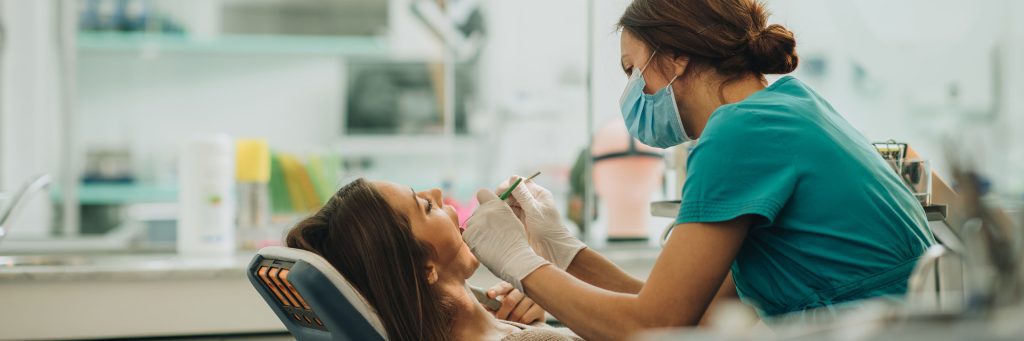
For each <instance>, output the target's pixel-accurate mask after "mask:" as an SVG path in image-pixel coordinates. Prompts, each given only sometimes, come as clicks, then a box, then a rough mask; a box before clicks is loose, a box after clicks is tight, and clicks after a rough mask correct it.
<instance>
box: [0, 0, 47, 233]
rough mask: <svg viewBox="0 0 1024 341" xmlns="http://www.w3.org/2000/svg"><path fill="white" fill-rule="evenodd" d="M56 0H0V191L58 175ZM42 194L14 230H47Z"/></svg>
mask: <svg viewBox="0 0 1024 341" xmlns="http://www.w3.org/2000/svg"><path fill="white" fill-rule="evenodd" d="M56 13H57V11H56V1H11V0H6V1H0V15H2V19H0V20H2V21H3V24H4V28H5V32H4V37H3V40H4V46H3V54H2V58H0V60H2V64H0V192H7V193H10V191H13V190H15V189H17V188H18V187H19V186H20V185H21V184H22V183H23V182H25V181H27V180H28V179H29V177H31V176H34V175H37V174H42V173H51V174H53V175H54V178H55V179H59V173H58V169H59V168H60V166H61V161H60V160H59V152H60V148H59V146H60V142H61V138H62V137H61V132H60V123H61V120H60V115H61V114H60V101H59V98H60V91H59V84H60V83H59V79H58V73H57V70H58V69H59V65H58V59H57V26H56V24H55V23H56ZM48 202H49V198H48V197H47V196H46V195H38V196H36V197H34V198H32V199H31V201H30V204H29V206H28V208H27V210H26V211H25V212H24V214H22V215H20V216H19V217H18V219H17V220H15V221H14V226H10V227H11V229H10V233H11V235H14V236H33V237H35V236H41V235H44V234H46V233H47V232H48V231H49V226H50V221H51V220H52V219H53V218H52V217H53V212H52V206H51V205H49V204H48Z"/></svg>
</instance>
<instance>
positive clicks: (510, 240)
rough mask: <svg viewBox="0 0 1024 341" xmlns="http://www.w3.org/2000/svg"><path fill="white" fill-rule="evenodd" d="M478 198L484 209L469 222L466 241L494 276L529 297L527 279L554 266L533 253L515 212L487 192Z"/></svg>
mask: <svg viewBox="0 0 1024 341" xmlns="http://www.w3.org/2000/svg"><path fill="white" fill-rule="evenodd" d="M476 197H477V200H478V201H480V207H477V209H476V211H475V212H473V216H471V217H469V220H467V221H466V231H465V232H463V233H462V239H463V240H465V241H466V244H467V245H469V250H470V251H473V254H474V255H476V258H477V260H479V261H480V263H482V264H483V265H484V266H486V267H487V269H488V270H491V273H493V274H494V275H495V276H498V278H501V279H502V280H504V281H506V282H509V283H511V284H512V286H514V287H515V288H516V289H518V290H519V291H521V292H524V293H525V292H526V290H524V289H523V284H522V281H523V278H526V276H527V275H529V274H530V273H532V272H533V271H534V270H537V268H540V267H541V266H544V265H547V264H550V263H549V262H548V261H546V260H544V258H541V257H540V256H538V255H537V254H536V253H534V252H533V249H530V244H529V242H527V240H526V231H525V229H524V227H523V223H522V222H520V221H519V219H517V218H516V216H515V214H514V213H512V208H510V207H509V206H508V205H507V204H505V202H503V201H501V199H498V196H497V195H495V194H494V193H492V192H491V191H489V190H486V189H482V190H480V191H479V192H477V193H476Z"/></svg>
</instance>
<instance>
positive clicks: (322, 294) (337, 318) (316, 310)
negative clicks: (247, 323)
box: [247, 246, 387, 341]
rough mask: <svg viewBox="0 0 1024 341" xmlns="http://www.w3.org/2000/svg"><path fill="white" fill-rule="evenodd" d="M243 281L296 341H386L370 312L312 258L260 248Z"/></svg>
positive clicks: (282, 249) (342, 279) (347, 285)
mask: <svg viewBox="0 0 1024 341" xmlns="http://www.w3.org/2000/svg"><path fill="white" fill-rule="evenodd" d="M247 276H248V278H249V281H250V282H251V283H252V285H253V287H255V288H256V291H258V292H259V293H260V296H262V297H263V299H264V300H265V301H266V302H267V304H269V305H270V308H271V309H273V311H274V313H275V314H277V317H278V318H279V319H281V322H282V323H284V325H285V327H287V328H288V331H289V332H291V333H292V335H293V336H295V339H297V340H299V341H305V340H310V341H320V340H384V339H386V338H387V333H386V332H385V331H384V327H383V324H382V323H381V322H380V318H378V316H377V313H376V311H375V310H374V309H373V307H371V306H370V305H369V304H367V303H366V299H364V298H363V297H362V295H360V294H359V292H358V291H356V290H355V288H353V287H352V285H351V284H350V283H349V282H348V281H347V280H346V279H345V277H343V276H342V275H341V273H339V272H338V271H337V270H336V269H334V267H333V266H331V265H330V263H328V262H327V261H326V260H324V259H323V258H322V257H320V256H319V255H317V254H315V253H312V252H308V251H305V250H299V249H292V248H286V247H280V246H271V247H266V248H263V249H261V250H260V251H259V252H257V254H256V256H254V257H253V259H252V262H250V263H249V268H248V272H247Z"/></svg>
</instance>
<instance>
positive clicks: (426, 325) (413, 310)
mask: <svg viewBox="0 0 1024 341" xmlns="http://www.w3.org/2000/svg"><path fill="white" fill-rule="evenodd" d="M285 243H286V244H287V245H288V246H289V247H293V248H299V249H304V250H308V251H311V252H314V253H317V254H319V255H320V256H322V257H324V258H325V259H326V260H327V261H328V262H330V263H331V265H333V266H334V267H335V268H337V269H338V271H339V272H341V274H342V275H343V276H345V278H346V279H348V281H349V282H350V283H352V286H354V287H355V288H356V290H358V291H359V293H360V294H362V295H363V297H365V298H366V300H367V301H369V302H368V303H370V305H372V306H373V308H374V309H376V310H377V315H378V316H380V319H381V322H383V324H384V329H385V330H386V331H387V334H388V335H387V336H388V338H389V339H391V340H449V339H450V338H451V337H450V335H451V333H450V328H451V312H450V309H449V307H448V305H447V304H446V299H445V298H444V297H443V296H442V295H440V294H439V293H438V292H437V291H435V290H434V289H433V288H432V287H431V286H430V285H429V283H428V282H427V272H426V269H427V260H428V258H429V257H430V256H431V255H432V254H433V250H432V249H431V248H430V246H429V245H427V244H424V243H422V242H420V241H419V240H417V239H416V237H415V236H414V235H413V233H412V226H411V225H410V224H409V219H408V218H406V217H405V216H404V215H402V214H400V213H398V212H396V211H395V210H394V209H392V208H391V206H390V205H388V203H387V201H386V200H384V197H383V196H381V194H380V192H378V191H377V190H376V189H374V188H373V186H372V185H371V184H370V183H369V182H367V181H366V180H364V179H358V180H356V181H353V182H352V183H350V184H348V185H346V186H345V187H342V188H341V189H340V190H338V192H337V193H335V194H334V197H332V198H331V199H330V200H329V201H328V202H327V204H326V205H324V207H323V208H321V209H320V211H318V212H316V213H315V214H313V216H311V217H309V218H306V219H305V220H303V221H302V222H300V223H299V224H298V225H296V226H295V228H293V229H292V230H291V231H290V232H288V236H287V237H286V238H285Z"/></svg>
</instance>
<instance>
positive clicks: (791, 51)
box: [618, 0, 799, 82]
mask: <svg viewBox="0 0 1024 341" xmlns="http://www.w3.org/2000/svg"><path fill="white" fill-rule="evenodd" d="M769 15H770V13H769V12H768V10H767V9H765V6H764V4H762V3H761V2H760V1H758V0H634V1H633V3H631V4H630V5H629V7H627V8H626V11H625V13H623V14H622V18H620V19H619V23H618V26H619V27H620V28H622V29H623V30H627V31H629V33H631V34H633V35H634V36H636V37H637V38H638V39H640V40H641V41H643V42H644V43H645V44H647V46H648V47H650V48H651V49H652V50H656V51H659V52H664V53H666V55H671V57H673V58H674V57H679V56H683V57H688V58H689V59H690V60H689V63H690V65H694V66H697V67H698V68H697V70H701V71H703V70H708V69H710V70H714V71H716V72H717V73H718V74H720V75H722V76H724V77H725V78H726V81H727V82H729V81H733V80H737V79H739V78H741V77H743V76H746V75H756V76H759V77H763V75H765V74H785V73H790V72H792V71H793V70H794V69H796V66H797V63H798V62H799V58H798V57H797V54H796V39H795V38H794V37H793V32H790V31H789V30H788V29H786V28H785V27H783V26H781V25H777V24H772V25H767V21H768V16H769ZM766 25H767V26H766Z"/></svg>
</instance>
